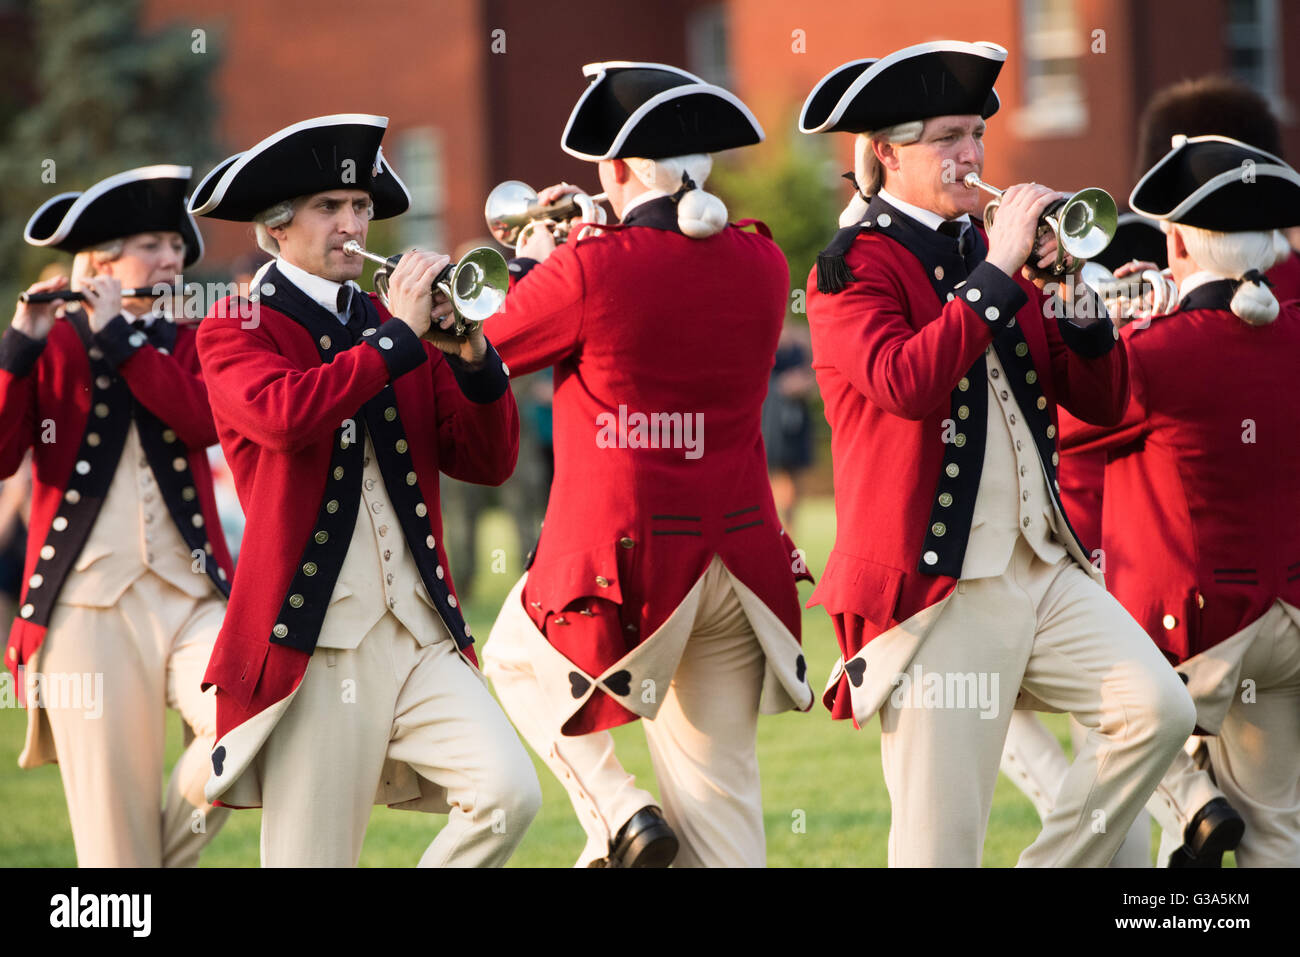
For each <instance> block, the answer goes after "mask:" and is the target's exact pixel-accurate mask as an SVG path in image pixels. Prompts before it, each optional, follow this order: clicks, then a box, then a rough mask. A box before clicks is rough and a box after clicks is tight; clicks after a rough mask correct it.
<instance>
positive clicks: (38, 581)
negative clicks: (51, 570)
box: [27, 574, 45, 588]
mask: <svg viewBox="0 0 1300 957" xmlns="http://www.w3.org/2000/svg"><path fill="white" fill-rule="evenodd" d="M43 584H45V576H44V575H41V574H36V575H33V576H32V577H31V578H29V579H27V585H28V587H31V588H40V587H41V585H43Z"/></svg>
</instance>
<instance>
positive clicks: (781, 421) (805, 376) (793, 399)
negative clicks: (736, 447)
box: [762, 320, 817, 529]
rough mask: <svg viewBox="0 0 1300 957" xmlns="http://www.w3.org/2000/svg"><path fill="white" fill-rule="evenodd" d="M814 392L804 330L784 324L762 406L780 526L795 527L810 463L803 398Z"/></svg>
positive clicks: (809, 421)
mask: <svg viewBox="0 0 1300 957" xmlns="http://www.w3.org/2000/svg"><path fill="white" fill-rule="evenodd" d="M816 389H817V380H816V378H815V377H814V376H813V372H812V343H811V341H810V339H809V336H808V327H807V326H806V325H804V324H803V323H794V322H790V321H788V320H787V321H786V324H785V325H784V326H783V327H782V329H781V338H780V339H779V340H777V346H776V364H775V366H773V368H772V379H771V381H770V383H769V385H768V389H767V399H766V400H765V401H764V402H763V420H762V429H763V444H764V445H765V446H766V447H767V469H768V473H769V475H770V477H771V480H772V498H773V499H774V500H775V502H776V509H777V512H778V513H780V516H781V524H782V525H784V526H785V527H786V528H787V529H789V528H791V527H792V526H793V525H794V510H795V506H796V505H797V504H798V501H799V482H800V477H801V476H802V475H803V473H804V472H805V471H806V470H807V468H808V467H809V466H810V465H811V464H812V436H813V426H812V414H811V413H810V412H809V410H808V396H810V395H812V394H813V393H814V392H815V391H816Z"/></svg>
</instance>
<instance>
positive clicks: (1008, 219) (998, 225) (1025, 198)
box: [986, 183, 1060, 276]
mask: <svg viewBox="0 0 1300 957" xmlns="http://www.w3.org/2000/svg"><path fill="white" fill-rule="evenodd" d="M1059 195H1060V194H1059V193H1057V192H1056V191H1054V190H1051V189H1048V188H1047V187H1046V186H1039V185H1038V184H1037V183H1019V184H1017V185H1015V186H1012V187H1011V188H1010V189H1008V190H1007V191H1006V192H1005V193H1003V194H1002V202H1001V203H1000V204H999V206H998V209H997V214H996V216H995V217H994V220H993V228H992V229H991V230H989V254H988V256H987V257H986V259H987V261H988V262H990V263H992V264H993V265H994V266H997V267H998V268H999V269H1001V270H1002V271H1003V272H1004V273H1006V274H1007V275H1008V276H1015V274H1016V273H1017V272H1018V271H1019V270H1020V268H1021V267H1022V266H1024V265H1025V263H1027V262H1028V261H1029V257H1030V255H1031V254H1032V253H1033V251H1034V244H1035V240H1036V239H1037V236H1038V220H1039V217H1041V216H1042V215H1043V210H1045V209H1047V207H1048V206H1049V205H1051V204H1052V203H1053V202H1054V201H1055V200H1056V198H1057V197H1058V196H1059ZM1052 253H1053V255H1055V253H1056V247H1055V246H1052Z"/></svg>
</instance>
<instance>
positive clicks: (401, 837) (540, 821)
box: [0, 498, 1159, 867]
mask: <svg viewBox="0 0 1300 957" xmlns="http://www.w3.org/2000/svg"><path fill="white" fill-rule="evenodd" d="M834 525H835V521H834V511H833V506H832V503H831V501H830V499H829V498H818V499H812V500H809V501H807V502H805V503H804V504H803V505H802V506H801V510H800V513H799V517H798V521H797V523H796V527H795V530H794V538H795V541H796V542H798V544H799V545H800V546H801V547H802V548H803V549H804V550H805V551H806V553H807V555H808V563H809V566H810V568H811V569H812V571H813V573H814V574H817V573H819V572H820V571H821V569H822V568H823V567H824V566H825V563H826V556H827V555H828V554H829V552H830V548H831V545H832V542H833V539H834ZM479 542H480V547H479V555H480V556H482V557H483V558H482V563H483V567H482V569H481V570H480V572H479V577H478V582H477V584H476V589H477V594H476V595H475V596H474V600H473V601H471V602H470V603H469V607H468V609H467V610H468V612H469V615H468V618H469V621H470V624H471V626H472V628H473V630H474V632H475V634H477V635H480V636H485V635H487V634H488V631H489V629H490V627H491V623H492V620H493V618H494V617H495V615H496V612H497V610H498V609H499V608H500V604H501V600H502V599H503V598H504V597H505V594H506V592H507V591H508V590H509V588H510V586H511V585H512V584H513V583H514V581H515V580H516V579H517V578H518V576H519V573H520V560H519V555H518V549H517V547H516V546H515V544H514V535H513V533H512V532H511V529H510V525H509V523H508V521H507V520H506V517H505V516H504V514H502V513H498V512H492V513H489V514H488V516H487V518H486V520H485V521H484V522H483V523H482V524H481V525H480V527H479ZM496 548H503V549H505V550H506V553H507V562H506V564H507V567H506V571H505V573H497V574H494V573H493V572H492V571H491V570H490V568H489V563H490V561H491V553H492V550H493V549H496ZM810 591H811V586H809V585H806V584H805V585H800V595H801V597H802V598H803V600H805V601H806V600H807V597H808V594H809V593H810ZM803 624H804V647H805V648H806V649H807V657H808V663H809V674H810V680H811V682H812V684H813V686H814V688H816V689H818V690H819V691H820V688H821V687H822V686H823V685H824V683H825V679H826V676H827V675H828V674H829V673H830V668H831V665H832V664H833V663H834V661H835V659H836V657H837V651H836V647H835V638H834V634H833V632H832V630H831V626H830V621H829V619H828V618H827V616H826V614H825V613H824V612H823V611H822V610H821V609H820V608H818V609H815V610H812V611H805V612H804V623H803ZM1046 720H1047V722H1048V725H1049V726H1050V727H1051V728H1052V730H1053V731H1054V732H1055V733H1056V734H1057V736H1058V738H1060V740H1061V741H1063V742H1068V732H1067V728H1066V723H1065V718H1064V716H1062V715H1049V716H1047V717H1046ZM25 721H26V717H25V715H24V713H23V712H22V711H19V710H14V709H0V866H5V867H44V866H74V865H75V864H76V856H75V854H74V852H73V846H72V833H71V831H70V829H69V826H68V818H67V810H66V808H65V806H64V801H63V790H62V787H61V785H60V783H59V772H58V769H57V767H56V766H54V765H46V766H45V767H41V768H37V769H34V770H30V771H22V770H19V768H18V764H17V758H18V752H19V750H20V749H21V747H22V741H23V731H24V727H25ZM614 736H615V738H616V740H617V742H618V751H619V756H620V758H621V759H622V761H623V763H624V765H625V766H626V767H627V768H628V770H629V771H631V772H632V773H634V774H635V775H636V776H637V778H638V779H639V780H640V781H641V782H643V783H645V784H646V785H647V786H648V787H649V789H650V790H651V791H657V788H655V787H654V785H653V783H652V782H653V780H654V778H653V773H652V771H651V768H650V758H649V754H648V752H647V750H646V745H645V736H644V734H643V733H642V731H641V727H640V725H639V723H636V724H631V725H627V726H624V727H622V728H619V729H617V730H616V731H615V732H614ZM180 741H181V732H180V723H179V719H178V718H177V717H176V715H175V714H173V713H169V714H168V743H169V750H168V753H169V760H174V759H175V757H176V755H177V754H178V753H179V751H180ZM1066 746H1067V748H1068V743H1067V745H1066ZM758 747H759V762H760V766H761V768H762V775H763V806H764V813H765V817H766V823H767V851H768V863H769V865H770V866H773V867H845V866H869V867H879V866H884V864H885V860H886V838H887V835H888V832H889V796H888V794H887V793H886V791H885V785H884V780H883V778H882V777H881V771H880V728H879V723H878V722H872V723H871V724H870V725H869V726H868V727H867V728H865V729H864V730H862V731H854V730H853V728H852V727H851V725H850V723H849V722H832V721H831V720H830V716H829V715H828V713H827V712H826V711H825V709H824V708H823V707H822V706H821V704H820V701H819V702H818V703H817V705H816V706H815V708H814V710H812V711H811V712H809V713H807V714H799V713H786V714H781V715H775V716H768V717H764V718H762V719H761V720H760V722H759V736H758ZM534 760H535V763H536V765H537V773H538V777H539V779H540V780H541V783H542V794H543V804H542V810H541V813H540V814H538V816H537V818H536V820H535V821H534V822H533V825H532V827H531V829H530V830H529V832H528V835H527V837H525V839H524V842H523V844H522V845H521V847H520V848H519V851H518V853H516V855H515V857H514V858H513V860H512V861H511V864H512V866H519V867H567V866H571V865H572V863H573V862H574V860H576V859H577V856H578V853H579V852H580V851H581V849H582V846H583V844H584V838H583V835H582V830H581V828H580V827H579V826H578V823H577V820H576V819H575V817H574V815H573V812H572V809H571V807H570V805H569V801H568V798H567V796H566V795H565V793H564V790H563V788H561V787H560V785H559V784H558V782H556V780H555V779H554V778H553V777H552V776H551V774H550V772H549V771H548V770H547V769H546V767H545V766H544V765H543V764H542V762H541V761H537V760H536V759H534ZM161 788H162V782H159V790H160V793H161ZM443 821H444V819H443V818H442V817H439V816H436V815H428V814H418V813H413V812H410V811H393V810H390V809H388V808H383V807H379V808H376V809H375V811H374V813H373V815H372V816H371V819H370V829H369V831H368V832H367V834H366V845H365V850H364V852H363V853H362V855H361V864H362V865H363V866H371V867H405V866H410V865H413V864H415V862H416V861H418V860H419V858H420V855H421V853H423V851H424V848H425V847H426V846H427V845H428V843H429V841H431V840H432V839H433V837H434V835H435V834H436V833H437V831H438V829H439V828H440V827H441V826H442V823H443ZM796 822H801V824H802V826H801V827H797V826H796ZM260 826H261V812H260V811H256V810H250V811H236V812H234V813H233V814H232V815H231V818H230V821H229V822H228V823H227V824H226V826H225V828H224V829H223V830H222V831H221V833H220V834H218V835H217V836H216V838H215V839H214V840H213V842H212V844H211V845H209V847H208V849H207V851H206V852H205V854H204V858H203V864H204V866H208V867H255V866H257V864H258V831H259V828H260ZM1037 833H1038V816H1037V815H1036V814H1035V812H1034V809H1033V806H1032V805H1031V804H1030V803H1029V801H1028V800H1027V799H1026V798H1024V797H1023V796H1022V795H1021V794H1020V793H1019V791H1017V790H1016V788H1015V787H1014V786H1013V785H1012V784H1011V783H1010V782H1009V781H1007V780H1006V779H1005V778H1000V779H999V781H998V788H997V792H996V795H995V798H994V803H993V813H992V818H991V820H990V822H989V830H988V839H987V842H986V844H985V851H984V863H985V865H987V866H996V867H1002V866H1010V865H1012V864H1014V863H1015V862H1016V858H1017V857H1018V856H1019V854H1020V852H1021V850H1023V849H1024V848H1025V847H1026V846H1027V845H1028V844H1029V843H1030V842H1032V841H1033V839H1034V836H1035V835H1036V834H1037ZM1158 841H1159V834H1158V833H1154V834H1153V842H1152V846H1153V847H1154V846H1155V845H1156V844H1157V843H1158Z"/></svg>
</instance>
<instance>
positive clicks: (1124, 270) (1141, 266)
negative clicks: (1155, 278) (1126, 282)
mask: <svg viewBox="0 0 1300 957" xmlns="http://www.w3.org/2000/svg"><path fill="white" fill-rule="evenodd" d="M1148 269H1151V270H1154V271H1155V272H1159V271H1160V267H1159V266H1157V265H1156V264H1155V263H1153V262H1143V261H1141V260H1137V259H1130V260H1129V261H1128V262H1126V263H1125V264H1124V265H1122V266H1120V267H1119V268H1118V269H1116V270H1115V278H1116V279H1123V278H1124V277H1125V276H1132V275H1134V274H1136V273H1143V272H1146V271H1147V270H1148Z"/></svg>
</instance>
